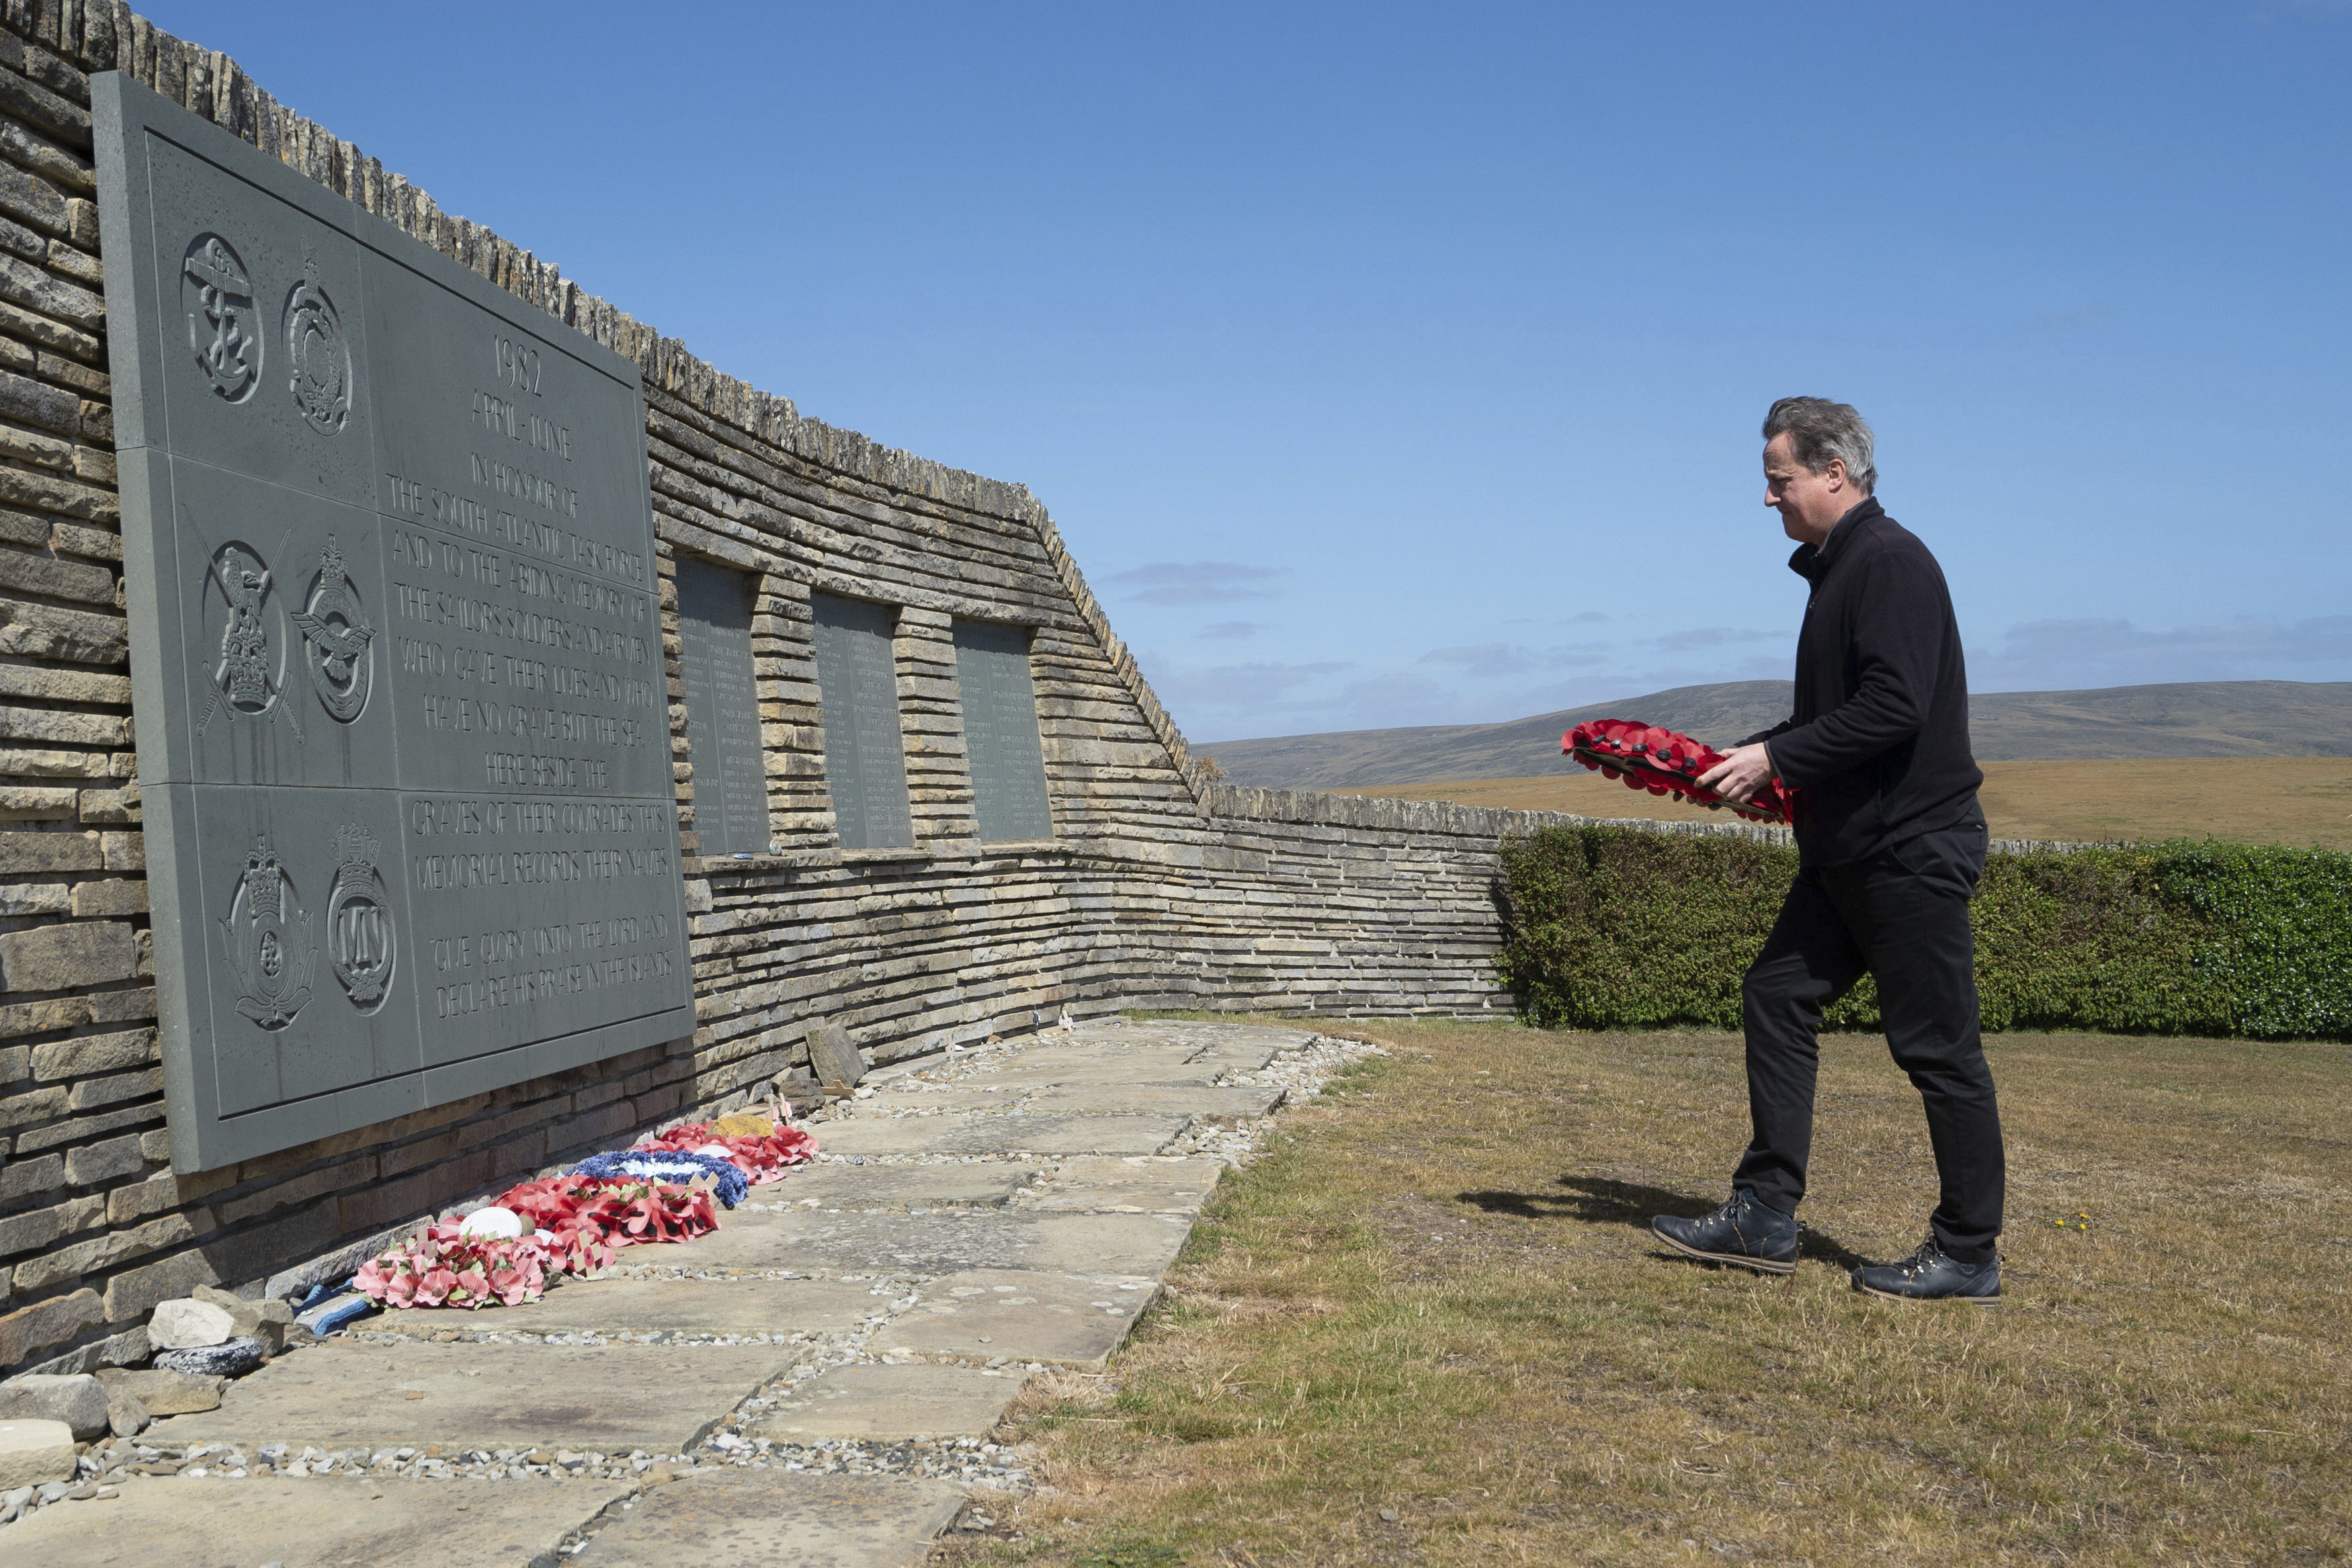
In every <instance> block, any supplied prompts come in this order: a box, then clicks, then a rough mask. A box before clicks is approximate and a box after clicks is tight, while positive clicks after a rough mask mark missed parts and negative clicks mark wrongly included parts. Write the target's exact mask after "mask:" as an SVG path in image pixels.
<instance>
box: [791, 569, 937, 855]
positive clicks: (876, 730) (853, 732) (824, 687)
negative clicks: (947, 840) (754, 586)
mask: <svg viewBox="0 0 2352 1568" xmlns="http://www.w3.org/2000/svg"><path fill="white" fill-rule="evenodd" d="M812 597H813V601H814V611H815V619H816V676H817V690H818V693H819V695H820V697H821V698H822V700H823V701H824V767H825V780H826V788H827V789H828V790H830V791H831V793H832V796H833V814H834V822H835V831H836V832H837V833H839V834H840V837H841V846H842V848H844V849H851V850H863V849H902V848H905V847H907V846H909V845H911V844H913V843H914V841H915V829H914V823H913V821H912V813H911V811H910V810H909V808H908V799H907V750H906V739H905V736H904V733H903V731H902V730H901V729H900V727H899V723H898V661H897V657H896V655H895V653H893V652H892V648H891V633H892V632H893V631H894V630H895V629H896V623H897V617H896V615H895V614H894V612H891V611H890V610H888V609H887V608H886V607H884V606H882V605H879V604H867V603H866V602H864V601H859V600H854V599H836V598H835V597H833V596H832V595H831V594H828V593H820V594H815V595H814V596H812Z"/></svg>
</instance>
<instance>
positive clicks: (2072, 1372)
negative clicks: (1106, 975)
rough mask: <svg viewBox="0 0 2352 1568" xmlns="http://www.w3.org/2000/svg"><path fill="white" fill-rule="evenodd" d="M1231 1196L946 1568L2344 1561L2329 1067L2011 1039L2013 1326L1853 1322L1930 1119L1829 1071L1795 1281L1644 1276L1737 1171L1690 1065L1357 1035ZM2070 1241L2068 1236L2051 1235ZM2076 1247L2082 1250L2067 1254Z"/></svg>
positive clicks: (1708, 1273) (2282, 1056) (1829, 1065)
mask: <svg viewBox="0 0 2352 1568" xmlns="http://www.w3.org/2000/svg"><path fill="white" fill-rule="evenodd" d="M1367 1032H1368V1033H1370V1034H1371V1035H1373V1036H1374V1037H1376V1038H1380V1039H1382V1040H1387V1041H1389V1042H1390V1043H1391V1045H1392V1046H1393V1047H1394V1050H1395V1054H1394V1055H1393V1056H1391V1058H1389V1059H1388V1060H1386V1061H1377V1062H1374V1063H1372V1064H1370V1066H1368V1067H1367V1068H1366V1069H1364V1070H1362V1071H1359V1072H1358V1073H1357V1074H1355V1075H1354V1076H1353V1077H1352V1078H1351V1079H1350V1080H1349V1081H1348V1082H1346V1083H1345V1084H1343V1085H1342V1088H1343V1089H1344V1091H1345V1092H1344V1093H1343V1094H1341V1095H1339V1096H1335V1097H1333V1098H1331V1099H1330V1100H1329V1101H1328V1102H1318V1103H1315V1104H1312V1105H1309V1106H1307V1107H1302V1108H1300V1109H1298V1110H1296V1111H1293V1112H1286V1113H1285V1117H1286V1122H1287V1124H1288V1126H1289V1129H1290V1131H1289V1134H1288V1135H1287V1136H1286V1138H1285V1139H1284V1140H1283V1141H1281V1142H1279V1143H1278V1144H1277V1145H1275V1146H1274V1147H1273V1148H1272V1150H1271V1151H1270V1152H1269V1154H1268V1155H1266V1156H1265V1158H1263V1159H1262V1160H1261V1161H1260V1162H1259V1163H1258V1164H1257V1165H1255V1166H1253V1167H1251V1168H1250V1169H1249V1170H1248V1171H1246V1172H1244V1173H1241V1174H1240V1175H1238V1176H1232V1177H1229V1178H1228V1180H1227V1182H1226V1183H1225V1185H1224V1186H1223V1187H1221V1188H1220V1190H1219V1193H1218V1195H1217V1197H1216V1198H1215V1200H1214V1203H1213V1207H1212V1210H1211V1213H1210V1214H1209V1216H1208V1217H1207V1218H1205V1219H1204V1222H1203V1223H1202V1226H1201V1228H1200V1229H1199V1230H1198V1231H1197V1232H1196V1234H1195V1237H1194V1239H1193V1241H1192V1245H1191V1246H1190V1248H1189V1249H1187V1251H1186V1253H1185V1256H1184V1258H1183V1259H1182V1260H1181V1261H1180V1263H1179V1266H1178V1268H1177V1270H1175V1272H1174V1274H1173V1275H1172V1276H1171V1286H1170V1291H1169V1295H1168V1298H1167V1300H1166V1301H1163V1302H1162V1304H1160V1306H1158V1307H1156V1308H1155V1309H1154V1310H1153V1312H1152V1313H1151V1314H1150V1316H1149V1317H1148V1318H1147V1320H1146V1321H1145V1323H1144V1324H1143V1325H1142V1327H1141V1329H1140V1330H1139V1333H1138V1335H1137V1337H1136V1339H1135V1340H1134V1341H1133V1342H1132V1343H1131V1344H1130V1346H1129V1349H1128V1350H1127V1351H1126V1352H1125V1353H1123V1354H1121V1356H1120V1357H1119V1358H1118V1360H1117V1361H1116V1362H1115V1363H1114V1364H1113V1368H1112V1373H1111V1375H1110V1376H1109V1377H1108V1378H1088V1377H1083V1376H1076V1375H1065V1376H1059V1377H1057V1378H1056V1379H1055V1381H1054V1382H1053V1383H1052V1384H1050V1385H1045V1386H1043V1387H1041V1388H1039V1389H1037V1390H1035V1391H1034V1393H1033V1397H1032V1399H1031V1402H1030V1405H1029V1406H1028V1409H1027V1411H1026V1414H1025V1416H1022V1417H1020V1419H1022V1420H1024V1423H1025V1429H1026V1432H1027V1434H1028V1435H1029V1436H1030V1437H1034V1438H1035V1439H1036V1440H1038V1441H1039V1442H1040V1443H1041V1444H1042V1445H1043V1447H1044V1449H1045V1455H1046V1458H1045V1465H1044V1468H1043V1473H1044V1475H1045V1480H1046V1483H1047V1485H1048V1487H1049V1489H1050V1490H1045V1491H1041V1492H1040V1493H1038V1494H1037V1495H1035V1496H1034V1497H1033V1498H1031V1499H1029V1500H1026V1501H1024V1503H1023V1504H1022V1505H1021V1506H1020V1507H1019V1509H1018V1511H1016V1512H1015V1514H1014V1515H1013V1519H1012V1521H1011V1522H1012V1525H1013V1528H1015V1529H1018V1530H1020V1531H1023V1532H1024V1539H1023V1540H1022V1541H1020V1542H1003V1541H1002V1540H999V1541H995V1542H971V1541H967V1542H962V1543H960V1544H957V1545H954V1546H950V1547H948V1548H944V1549H943V1556H945V1557H946V1558H949V1559H951V1560H956V1561H976V1562H987V1563H1042V1564H1070V1563H1078V1564H1086V1565H1088V1568H1144V1565H1147V1564H1149V1565H1152V1568H1162V1565H1166V1568H1174V1565H1177V1564H1192V1565H1202V1564H1212V1563H1216V1564H1239V1565H1244V1568H1247V1565H1253V1564H1256V1565H1264V1568H1274V1565H1275V1564H1339V1563H1350V1564H1352V1563H1416V1564H1433V1565H1445V1564H1460V1565H1463V1568H1470V1565H1474V1564H1475V1565H1479V1568H1485V1565H1486V1564H1493V1563H1544V1564H1549V1563H1571V1562H1572V1563H1668V1562H1672V1563H1685V1562H1707V1561H1718V1560H1719V1561H1732V1562H1759V1563H1761V1562H1771V1563H1818V1564H1841V1563H1915V1562H1916V1563H1938V1564H1942V1563H1951V1562H1953V1561H1956V1560H1964V1561H1967V1562H1971V1563H2017V1562H2031V1563H2084V1564H2089V1563H2099V1564H2126V1563H2135V1564H2136V1563H2279V1562H2290V1563H2293V1562H2326V1561H2331V1560H2336V1559H2341V1558H2343V1557H2344V1556H2346V1555H2347V1552H2352V1459H2347V1452H2352V1363H2347V1351H2346V1344H2347V1337H2352V1334H2347V1331H2352V1297H2347V1288H2346V1283H2345V1270H2346V1265H2347V1263H2352V1162H2348V1161H2347V1135H2346V1133H2345V1129H2344V1126H2343V1124H2342V1120H2341V1107H2342V1106H2343V1105H2344V1104H2345V1103H2347V1090H2352V1050H2348V1049H2347V1047H2345V1046H2343V1045H2340V1044H2316V1045H2315V1044H2292V1045H2276V1044H2252V1043H2248V1042H2244V1041H2211V1040H2142V1039H2129V1038H2120V1037H2114V1036H2085V1035H2032V1034H2011V1035H2004V1036H2001V1037H1999V1038H1998V1039H1997V1040H1994V1041H1993V1044H1992V1051H1993V1052H1994V1064H1995V1071H1996V1072H1997V1073H1998V1075H1999V1077H2000V1083H2001V1089H2002V1093H2003V1096H2004V1099H2005V1103H2006V1113H2007V1119H2008V1124H2009V1129H2010V1138H2011V1190H2010V1203H2011V1207H2010V1231H2009V1235H2008V1237H2007V1239H2006V1240H2005V1243H2004V1246H2005V1251H2006V1254H2007V1260H2008V1269H2007V1274H2006V1284H2007V1289H2008V1295H2007V1299H2006V1301H2005V1302H2004V1304H2002V1305H2000V1306H1999V1307H1995V1308H1990V1309H1979V1308H1971V1307H1964V1306H1950V1307H1918V1306H1906V1305H1902V1304H1897V1303H1892V1302H1885V1301H1874V1300H1871V1299H1869V1298H1865V1297H1863V1296H1860V1295H1857V1294H1855V1293H1854V1292H1853V1291H1851V1290H1850V1289H1849V1288H1848V1286H1847V1283H1846V1279H1845V1270H1846V1269H1847V1267H1848V1266H1850V1265H1851V1264H1852V1263H1853V1261H1854V1260H1856V1259H1857V1258H1885V1257H1890V1256H1895V1255H1899V1254H1901V1253H1904V1252H1906V1251H1908V1249H1910V1247H1911V1246H1912V1245H1913V1243H1914V1242H1915V1241H1916V1239H1917V1237H1918V1236H1919V1235H1920V1233H1921V1232H1922V1231H1923V1229H1924V1228H1925V1216H1926V1213H1927V1208H1928V1207H1930V1206H1931V1204H1932V1202H1933V1197H1934V1174H1933V1167H1932V1165H1931V1163H1930V1161H1929V1159H1928V1156H1927V1151H1926V1148H1925V1138H1924V1134H1923V1130H1922V1126H1921V1122H1920V1116H1919V1111H1918V1104H1917V1100H1916V1096H1915V1095H1914V1094H1913V1093H1912V1092H1911V1091H1910V1089H1909V1087H1908V1085H1907V1084H1906V1082H1904V1081H1903V1079H1902V1078H1901V1076H1900V1075H1899V1074H1898V1073H1897V1072H1895V1070H1894V1069H1893V1068H1892V1067H1891V1066H1889V1064H1888V1063H1887V1061H1886V1059H1885V1047H1884V1045H1883V1044H1882V1043H1881V1042H1880V1041H1878V1040H1875V1039H1874V1038H1872V1037H1866V1036H1854V1035H1846V1036H1832V1037H1830V1038H1829V1039H1828V1040H1825V1041H1824V1047H1825V1049H1824V1057H1823V1071H1822V1092H1821V1117H1820V1126H1819V1130H1818V1134H1817V1137H1816V1143H1815V1148H1816V1155H1815V1164H1816V1169H1815V1191H1814V1194H1813V1197H1812V1198H1811V1200H1810V1201H1809V1203H1808V1205H1807V1210H1806V1213H1805V1216H1804V1218H1805V1219H1806V1220H1807V1222H1808V1224H1809V1225H1810V1226H1811V1227H1813V1229H1811V1231H1810V1233H1809V1236H1808V1240H1807V1252H1806V1262H1805V1264H1804V1266H1803V1267H1801V1269H1800V1270H1799V1271H1798V1273H1797V1274H1796V1276H1795V1277H1794V1280H1793V1281H1791V1282H1789V1283H1787V1284H1785V1285H1784V1284H1783V1283H1782V1282H1781V1281H1766V1280H1759V1279H1757V1278H1753V1277H1750V1276H1748V1275H1746V1274H1741V1273H1737V1272H1728V1271H1720V1270H1710V1269H1707V1268H1704V1267H1699V1266H1694V1265H1691V1264H1688V1263H1682V1262H1675V1261H1669V1260H1666V1259H1664V1257H1663V1256H1662V1255H1661V1254H1660V1252H1659V1250H1658V1249H1656V1248H1655V1247H1654V1245H1653V1244H1652V1242H1651V1240H1650V1239H1649V1238H1648V1235H1647V1230H1646V1226H1647V1222H1648V1218H1649V1217H1650V1215H1651V1214H1652V1213H1654V1212H1659V1211H1676V1212H1682V1213H1696V1212H1701V1211H1703V1210H1704V1209H1705V1208H1706V1207H1711V1206H1712V1205H1713V1204H1714V1203H1715V1202H1716V1201H1717V1200H1718V1199H1719V1198H1720V1197H1721V1195H1722V1193H1723V1190H1724V1185H1725V1183H1724V1178H1725V1176H1726V1173H1727V1170H1728V1167H1729V1166H1730V1164H1731V1162H1732V1159H1733V1157H1734V1156H1735V1155H1736V1153H1737V1151H1738V1148H1739V1146H1740V1145H1742V1144H1743V1143H1744V1142H1745V1140H1746V1137H1747V1121H1746V1113H1745V1104H1746V1103H1745V1097H1744V1090H1743V1079H1742V1076H1741V1070H1740V1061H1739V1051H1738V1041H1737V1040H1736V1039H1735V1038H1733V1037H1730V1036H1727V1035H1721V1034H1712V1033H1697V1032H1666V1033H1651V1034H1547V1033H1541V1032H1538V1031H1534V1030H1524V1029H1520V1028H1517V1027H1513V1026H1507V1025H1494V1024H1475V1025H1473V1024H1462V1025H1455V1024H1435V1023H1432V1024H1400V1025H1380V1026H1367ZM2084 1215H2087V1216H2088V1218H2087V1219H2086V1220H2084V1219H2080V1218H2077V1217H2078V1216H2084ZM2085 1226H2087V1228H2083V1227H2085Z"/></svg>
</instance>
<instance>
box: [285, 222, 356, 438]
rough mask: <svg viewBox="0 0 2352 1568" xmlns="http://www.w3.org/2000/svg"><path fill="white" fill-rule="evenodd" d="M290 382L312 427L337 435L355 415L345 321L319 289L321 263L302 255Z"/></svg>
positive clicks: (289, 323)
mask: <svg viewBox="0 0 2352 1568" xmlns="http://www.w3.org/2000/svg"><path fill="white" fill-rule="evenodd" d="M286 358H287V360H288V361H289V366H290V370H291V373H290V376H289V380H288V382H287V386H288V388H289V390H290V391H291V392H293V394H294V406H295V407H296V408H298V409H299V410H301V411H302V417H303V418H304V419H306V420H308V421H309V422H310V428H311V429H313V430H318V431H322V432H324V433H325V434H329V435H333V434H337V433H338V432H340V431H341V429H342V428H343V422H344V421H345V420H347V419H349V418H350V417H351V414H352V350H351V344H350V342H349V341H348V340H346V339H345V338H344V337H343V319H342V317H341V316H340V315H338V314H337V313H336V310H335V302H334V301H333V300H331V299H330V298H327V291H326V290H325V289H323V288H320V287H319V276H318V267H317V264H316V263H315V262H313V261H312V260H311V259H310V257H309V256H304V257H303V258H302V281H301V282H299V283H298V284H296V285H295V286H294V292H293V293H291V294H289V295H288V296H287V297H286Z"/></svg>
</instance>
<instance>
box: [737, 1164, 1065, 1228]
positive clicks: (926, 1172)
mask: <svg viewBox="0 0 2352 1568" xmlns="http://www.w3.org/2000/svg"><path fill="white" fill-rule="evenodd" d="M1034 1174H1035V1172H1034V1170H1032V1169H1030V1168H1029V1167H1027V1166H1021V1165H1016V1164H1012V1163H1009V1162H1006V1161H1002V1160H990V1161H986V1162H983V1163H975V1164H972V1165H968V1166H966V1165H933V1166H851V1165H839V1164H834V1163H827V1164H824V1165H815V1166H801V1167H799V1168H798V1169H796V1170H794V1171H793V1174H792V1175H791V1176H786V1177H785V1178H784V1179H783V1180H782V1181H781V1182H777V1183H773V1184H772V1185H770V1186H763V1187H758V1188H755V1189H754V1190H753V1191H752V1194H751V1197H750V1198H748V1199H747V1200H746V1204H749V1205H756V1206H758V1207H754V1208H749V1209H747V1208H746V1207H744V1206H743V1205H739V1206H737V1207H736V1208H734V1209H732V1210H730V1211H728V1212H725V1213H722V1214H720V1215H719V1227H720V1228H722V1229H724V1228H726V1227H727V1226H729V1225H730V1224H732V1223H734V1217H735V1216H736V1215H737V1214H741V1213H745V1212H751V1213H757V1212H758V1210H759V1208H773V1207H785V1208H793V1207H801V1208H806V1207H817V1208H843V1209H849V1208H1001V1207H1003V1206H1004V1202H1005V1200H1006V1199H1007V1198H1009V1197H1012V1196H1013V1194H1014V1193H1015V1192H1017V1191H1019V1190H1020V1189H1021V1188H1022V1187H1023V1186H1025V1185H1026V1184H1027V1182H1028V1180H1029V1178H1030V1177H1031V1176H1033V1175H1034Z"/></svg>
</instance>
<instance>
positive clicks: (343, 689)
mask: <svg viewBox="0 0 2352 1568" xmlns="http://www.w3.org/2000/svg"><path fill="white" fill-rule="evenodd" d="M287 619H288V620H289V621H291V622H294V625H295V628H296V629H297V630H298V631H299V632H301V633H302V642H303V647H304V662H305V663H306V664H309V665H310V684H311V685H314V686H316V687H317V688H318V690H319V700H320V702H321V703H324V704H325V705H326V708H327V711H328V712H329V713H331V714H332V715H333V716H335V717H336V719H337V720H339V721H340V722H341V723H344V724H349V723H351V722H352V720H353V719H355V718H357V717H359V716H360V710H361V709H362V708H363V707H365V706H367V699H368V684H369V679H370V677H371V675H372V674H373V669H374V666H373V664H372V662H371V660H370V655H369V652H368V645H369V643H372V642H373V641H374V638H375V628H374V627H373V626H371V625H369V624H368V623H367V616H366V614H365V612H362V610H361V608H360V596H359V591H358V590H357V589H356V588H354V587H352V580H351V579H350V577H348V576H347V575H345V573H344V570H343V552H342V551H341V549H337V548H336V546H335V536H334V535H332V534H329V535H328V536H327V550H326V554H325V555H323V556H321V557H320V560H319V578H318V581H317V582H316V583H314V584H313V585H312V586H311V589H310V600H309V601H308V602H307V603H305V604H304V605H303V607H302V608H301V609H299V610H298V611H296V612H293V613H292V614H290V615H289V616H288V617H287Z"/></svg>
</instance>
